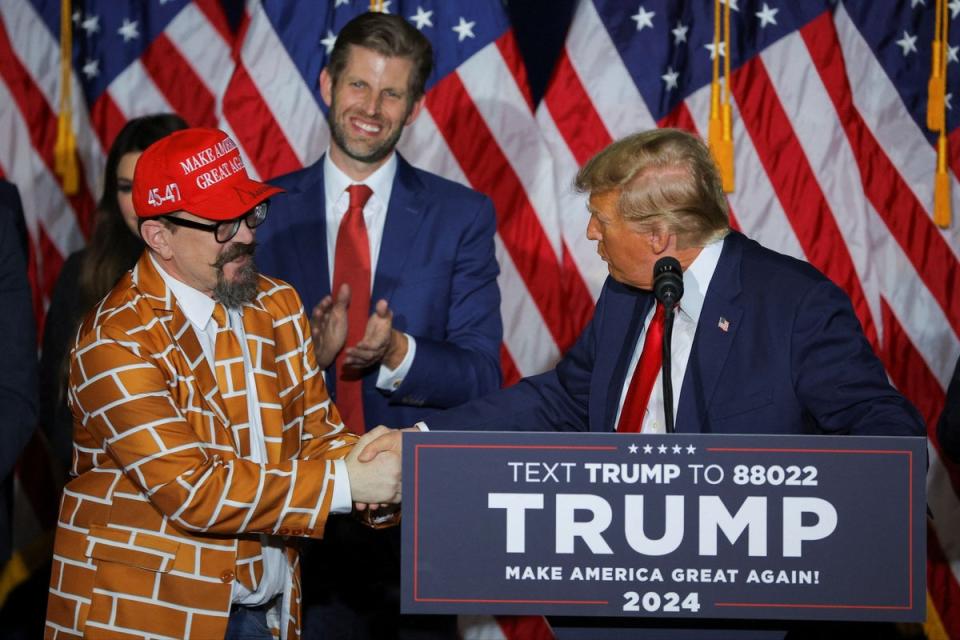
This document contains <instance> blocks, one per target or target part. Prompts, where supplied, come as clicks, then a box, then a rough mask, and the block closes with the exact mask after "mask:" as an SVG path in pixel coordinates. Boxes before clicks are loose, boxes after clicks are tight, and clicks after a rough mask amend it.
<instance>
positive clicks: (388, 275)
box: [370, 153, 423, 312]
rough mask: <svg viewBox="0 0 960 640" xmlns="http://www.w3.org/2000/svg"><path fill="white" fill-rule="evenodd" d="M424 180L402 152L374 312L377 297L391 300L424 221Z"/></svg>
mask: <svg viewBox="0 0 960 640" xmlns="http://www.w3.org/2000/svg"><path fill="white" fill-rule="evenodd" d="M422 194H423V183H422V182H420V179H419V178H418V177H417V174H416V172H415V171H414V170H413V167H411V166H410V163H408V162H407V161H406V160H404V159H403V157H402V156H401V155H400V154H399V153H398V154H397V175H396V177H395V178H394V180H393V190H392V192H391V194H390V204H389V206H388V207H387V219H386V222H385V223H384V226H383V239H382V240H381V242H380V255H379V257H378V258H377V273H376V276H375V277H374V280H373V290H372V291H371V293H370V305H371V312H372V310H373V305H375V304H376V302H377V300H380V299H386V300H387V301H389V300H390V298H391V296H392V295H393V291H394V289H396V287H397V282H398V281H399V275H400V274H401V273H403V266H404V263H405V262H406V260H407V256H409V255H410V247H411V246H412V245H413V240H414V238H416V236H417V232H418V231H419V229H420V224H421V222H422V221H423V198H422Z"/></svg>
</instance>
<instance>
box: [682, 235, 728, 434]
mask: <svg viewBox="0 0 960 640" xmlns="http://www.w3.org/2000/svg"><path fill="white" fill-rule="evenodd" d="M742 241H743V236H741V235H740V234H739V233H737V232H735V231H731V232H730V233H729V234H728V235H727V237H726V239H725V240H724V242H723V251H722V252H721V254H720V260H719V261H718V262H717V268H716V270H715V271H714V273H713V278H712V279H711V281H710V288H709V289H708V290H707V295H706V298H705V299H704V301H703V309H702V310H701V311H700V320H699V322H698V323H697V334H696V336H695V337H694V341H693V347H692V349H691V350H690V358H689V361H688V362H687V372H686V374H685V375H684V378H683V385H682V389H681V392H680V403H679V406H678V408H677V419H676V427H677V431H679V432H685V433H700V432H705V431H707V420H706V418H707V408H708V407H709V406H710V399H711V398H712V397H713V393H714V391H715V390H716V388H717V383H718V382H719V380H720V376H721V374H722V371H723V366H724V363H725V362H726V360H727V355H728V354H729V353H730V347H731V345H732V344H733V341H734V340H735V339H736V336H737V331H739V329H740V327H741V326H742V324H743V322H742V321H741V320H742V318H743V306H742V304H740V303H739V302H738V301H737V299H738V298H739V295H740V290H741V284H740V263H741V258H742V255H743V246H742ZM681 304H682V302H681Z"/></svg>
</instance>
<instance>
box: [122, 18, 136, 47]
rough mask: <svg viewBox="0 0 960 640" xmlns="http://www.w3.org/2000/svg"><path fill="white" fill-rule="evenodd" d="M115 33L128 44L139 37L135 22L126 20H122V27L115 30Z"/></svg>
mask: <svg viewBox="0 0 960 640" xmlns="http://www.w3.org/2000/svg"><path fill="white" fill-rule="evenodd" d="M117 33H119V34H120V35H122V36H123V41H124V42H130V41H131V40H136V39H137V38H139V37H140V32H139V31H137V21H136V20H134V21H133V22H131V21H130V20H128V19H127V18H124V19H123V26H121V27H120V28H119V29H117Z"/></svg>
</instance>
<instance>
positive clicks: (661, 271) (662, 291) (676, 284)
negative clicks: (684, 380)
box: [653, 256, 683, 433]
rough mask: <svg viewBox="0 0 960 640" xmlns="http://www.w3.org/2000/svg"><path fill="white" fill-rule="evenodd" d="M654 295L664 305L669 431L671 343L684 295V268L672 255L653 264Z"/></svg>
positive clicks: (668, 422)
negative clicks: (679, 306) (679, 303)
mask: <svg viewBox="0 0 960 640" xmlns="http://www.w3.org/2000/svg"><path fill="white" fill-rule="evenodd" d="M653 295H654V297H655V298H656V299H657V301H658V302H659V303H660V304H662V305H663V417H664V418H665V422H666V430H667V433H673V432H674V426H673V379H672V378H671V377H670V343H671V335H672V334H673V317H674V310H675V307H676V306H677V303H678V302H680V298H681V297H683V270H682V269H681V268H680V262H679V261H678V260H677V259H676V258H674V257H671V256H665V257H663V258H660V259H659V260H657V262H656V264H654V265H653Z"/></svg>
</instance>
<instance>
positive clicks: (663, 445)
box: [657, 444, 667, 453]
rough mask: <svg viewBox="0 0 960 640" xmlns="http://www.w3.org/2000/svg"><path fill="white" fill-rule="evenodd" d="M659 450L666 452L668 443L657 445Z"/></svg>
mask: <svg viewBox="0 0 960 640" xmlns="http://www.w3.org/2000/svg"><path fill="white" fill-rule="evenodd" d="M657 451H659V452H660V453H666V452H667V445H665V444H662V445H660V446H659V447H657Z"/></svg>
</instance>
